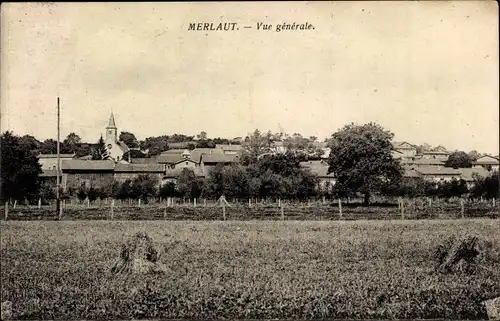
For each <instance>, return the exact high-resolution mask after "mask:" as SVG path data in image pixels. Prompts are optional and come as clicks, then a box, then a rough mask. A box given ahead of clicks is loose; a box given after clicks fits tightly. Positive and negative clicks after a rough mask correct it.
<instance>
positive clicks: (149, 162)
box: [38, 114, 499, 190]
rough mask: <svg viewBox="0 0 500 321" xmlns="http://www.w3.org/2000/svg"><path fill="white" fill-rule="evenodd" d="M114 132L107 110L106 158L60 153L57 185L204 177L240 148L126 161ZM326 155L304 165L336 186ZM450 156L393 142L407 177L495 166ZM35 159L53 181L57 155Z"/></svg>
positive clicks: (458, 174) (454, 174) (455, 174)
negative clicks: (451, 160) (187, 172)
mask: <svg viewBox="0 0 500 321" xmlns="http://www.w3.org/2000/svg"><path fill="white" fill-rule="evenodd" d="M117 132H118V131H117V127H116V123H115V119H114V115H113V114H111V115H110V118H109V122H108V126H107V127H106V139H105V148H106V155H107V156H108V159H106V160H89V159H88V158H84V159H75V156H74V155H72V154H62V155H60V156H59V159H60V164H59V165H60V169H61V172H60V175H59V176H60V185H61V187H62V188H63V189H65V190H67V189H69V188H72V189H77V188H79V187H81V186H86V187H91V186H94V187H100V186H106V185H108V184H110V183H112V182H113V181H119V182H124V181H126V180H127V179H131V180H132V179H134V178H136V177H138V176H139V175H148V176H150V177H152V178H154V179H155V180H156V181H157V184H158V185H161V184H164V183H166V182H175V181H176V179H177V177H178V176H179V174H180V173H181V172H182V171H183V169H185V168H189V169H191V170H193V172H194V173H195V175H196V176H197V177H200V178H203V177H207V176H208V175H209V173H210V171H211V170H212V168H213V167H215V166H216V165H217V164H223V165H229V164H234V163H238V162H239V160H240V155H241V151H242V146H241V145H232V144H227V145H224V144H218V145H216V147H215V148H195V149H193V150H188V149H183V148H173V149H170V150H167V151H164V152H162V153H161V154H160V155H157V156H154V157H149V158H132V159H130V158H128V159H124V158H123V155H124V154H125V153H126V152H127V151H129V148H128V147H127V145H126V144H125V143H124V142H121V141H118V135H117ZM278 143H279V142H278ZM175 147H181V146H180V145H179V146H175ZM275 149H276V150H275V152H276V153H279V152H284V148H283V146H280V145H279V144H278V145H276V146H275ZM328 153H329V150H325V154H326V155H325V154H324V155H323V157H322V159H321V160H318V161H308V162H303V163H302V166H304V167H305V168H309V169H310V170H311V172H312V173H314V174H316V175H317V176H318V177H319V179H320V182H321V183H320V184H321V185H323V186H325V185H327V184H329V185H333V184H335V177H334V176H333V174H327V172H328V165H327V162H326V158H327V156H328ZM448 156H449V153H448V152H447V151H446V150H435V151H424V152H422V153H420V154H419V153H417V148H416V146H414V145H412V144H409V143H407V142H395V143H393V157H394V158H397V159H400V162H401V164H402V165H403V167H404V169H405V174H404V175H405V177H422V178H424V179H427V180H431V181H449V180H452V179H454V178H455V179H464V180H465V181H466V182H468V183H470V184H471V183H472V182H473V175H474V173H476V174H478V175H480V176H486V175H487V174H488V171H489V170H492V169H498V166H499V160H498V157H491V156H483V157H481V158H479V159H478V160H476V161H475V162H474V165H473V168H466V169H452V168H447V167H444V164H445V162H446V160H447V158H448ZM38 159H39V162H40V164H41V166H42V171H43V173H42V175H41V176H42V178H44V179H45V180H47V181H53V182H54V183H55V179H56V176H57V172H56V170H57V155H53V154H49V155H47V154H41V155H39V157H38Z"/></svg>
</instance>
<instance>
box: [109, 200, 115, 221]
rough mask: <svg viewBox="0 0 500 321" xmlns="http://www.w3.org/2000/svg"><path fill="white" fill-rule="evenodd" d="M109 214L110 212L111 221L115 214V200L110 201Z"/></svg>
mask: <svg viewBox="0 0 500 321" xmlns="http://www.w3.org/2000/svg"><path fill="white" fill-rule="evenodd" d="M110 212H111V219H113V216H114V212H115V199H114V198H113V199H112V200H111V210H110Z"/></svg>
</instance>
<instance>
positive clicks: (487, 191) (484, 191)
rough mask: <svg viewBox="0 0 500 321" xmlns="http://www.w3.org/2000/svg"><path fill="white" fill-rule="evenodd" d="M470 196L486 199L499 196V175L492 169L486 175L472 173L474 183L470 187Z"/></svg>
mask: <svg viewBox="0 0 500 321" xmlns="http://www.w3.org/2000/svg"><path fill="white" fill-rule="evenodd" d="M470 192H471V196H473V197H476V198H479V197H484V198H487V199H490V198H498V197H500V175H499V172H498V171H493V172H492V173H490V174H489V175H488V176H487V177H480V176H478V175H474V185H473V186H472V188H471V191H470Z"/></svg>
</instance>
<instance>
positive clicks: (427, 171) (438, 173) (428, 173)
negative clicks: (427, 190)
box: [414, 166, 462, 183]
mask: <svg viewBox="0 0 500 321" xmlns="http://www.w3.org/2000/svg"><path fill="white" fill-rule="evenodd" d="M414 171H415V172H417V173H418V174H419V175H420V176H421V177H422V178H423V179H425V180H428V181H432V182H436V183H437V182H449V181H451V180H453V179H460V176H461V175H462V174H461V172H460V171H459V170H458V169H454V168H449V167H440V168H436V167H432V166H420V167H417V168H414Z"/></svg>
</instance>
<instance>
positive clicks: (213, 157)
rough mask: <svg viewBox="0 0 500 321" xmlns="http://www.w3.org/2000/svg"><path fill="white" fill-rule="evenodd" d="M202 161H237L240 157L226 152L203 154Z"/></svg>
mask: <svg viewBox="0 0 500 321" xmlns="http://www.w3.org/2000/svg"><path fill="white" fill-rule="evenodd" d="M201 161H202V162H204V163H237V162H238V157H237V156H236V155H226V154H202V155H201Z"/></svg>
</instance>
